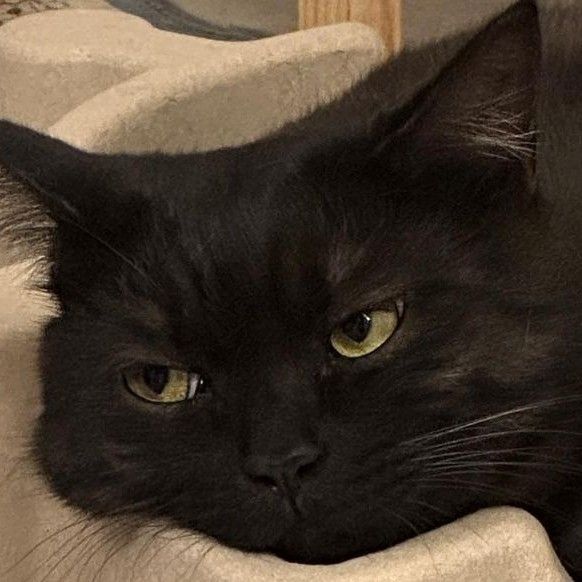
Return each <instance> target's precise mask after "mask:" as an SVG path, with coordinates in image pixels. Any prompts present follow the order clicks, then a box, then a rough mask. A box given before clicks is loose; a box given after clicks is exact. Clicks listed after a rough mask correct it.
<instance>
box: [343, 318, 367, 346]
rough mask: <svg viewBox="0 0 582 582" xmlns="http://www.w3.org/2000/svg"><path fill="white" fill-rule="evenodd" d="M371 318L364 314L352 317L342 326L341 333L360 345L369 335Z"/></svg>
mask: <svg viewBox="0 0 582 582" xmlns="http://www.w3.org/2000/svg"><path fill="white" fill-rule="evenodd" d="M371 327H372V318H371V317H370V316H369V315H368V314H366V313H356V314H355V315H352V316H351V317H350V318H349V319H348V320H347V321H346V322H345V323H344V324H343V325H342V331H343V332H344V333H345V334H346V335H347V336H348V337H349V338H350V339H351V340H353V341H355V342H358V343H361V342H363V341H364V340H365V339H366V338H367V337H368V334H369V333H370V328H371Z"/></svg>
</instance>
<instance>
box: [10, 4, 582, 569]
mask: <svg viewBox="0 0 582 582" xmlns="http://www.w3.org/2000/svg"><path fill="white" fill-rule="evenodd" d="M560 22H561V24H560ZM543 23H544V24H543V26H544V31H545V32H544V34H542V35H540V29H539V26H538V12H537V10H536V7H535V5H534V4H533V3H532V2H529V1H522V2H519V3H518V4H517V5H516V6H514V7H513V8H511V9H510V10H509V11H507V12H506V13H504V14H503V15H501V16H500V17H499V18H498V19H496V20H495V21H494V22H493V23H491V24H490V25H488V26H487V27H486V28H485V29H484V30H482V31H481V32H480V33H479V34H477V35H476V36H475V37H474V38H473V39H471V40H470V41H468V43H466V44H464V46H463V47H462V48H460V46H459V45H460V44H461V43H464V41H463V39H457V40H455V41H452V42H449V43H446V44H444V45H439V46H434V47H429V48H428V49H423V50H422V51H419V52H412V53H405V54H403V55H402V56H401V57H399V58H397V59H395V60H394V61H392V62H391V63H389V64H387V65H386V66H384V67H382V68H381V69H379V70H377V71H375V72H374V73H372V74H371V75H370V77H369V78H368V79H366V80H364V81H363V82H362V83H361V84H360V85H359V86H358V87H356V88H355V89H354V90H353V91H351V92H350V93H349V94H348V95H347V96H345V97H344V98H342V99H340V100H339V101H337V102H335V103H333V104H331V105H329V106H326V107H324V108H322V109H321V110H319V111H316V112H315V113H314V114H313V115H311V116H310V117H309V118H307V119H306V120H303V121H301V122H298V123H295V124H291V125H289V126H288V127H286V128H285V129H283V130H282V131H281V132H279V133H278V134H277V135H276V136H271V137H269V138H267V139H264V140H261V141H259V142H258V143H255V144H251V145H247V146H244V147H237V148H232V149H224V150H221V151H216V152H210V153H204V154H192V155H179V156H166V155H149V156H134V155H117V156H103V155H93V154H88V153H84V152H81V151H78V150H75V149H74V148H72V147H69V146H67V145H65V144H63V143H61V142H59V141H56V140H53V139H50V138H47V137H43V136H41V135H38V134H35V133H34V132H32V131H30V130H27V129H25V128H22V127H18V126H15V125H12V124H10V123H2V124H0V160H2V162H3V163H4V164H5V165H6V167H8V168H9V169H10V170H11V171H12V172H14V173H16V174H18V175H20V176H22V177H24V178H25V179H26V180H27V181H28V182H29V183H30V184H32V185H33V186H35V190H36V194H35V195H34V198H33V199H32V200H31V199H29V200H27V201H25V202H26V203H25V204H23V205H22V208H23V209H24V211H23V212H21V213H19V215H18V216H17V215H16V213H12V215H11V216H10V217H6V218H4V222H3V225H4V229H5V231H10V232H11V233H16V234H17V235H18V237H19V238H22V235H23V233H26V232H27V228H26V225H27V224H30V222H31V221H30V219H29V218H28V214H27V212H28V211H30V209H31V208H32V207H34V209H35V210H36V211H37V214H38V208H39V206H40V207H42V208H43V209H45V211H46V212H47V213H48V214H49V215H50V217H51V218H52V220H53V221H54V223H53V225H52V226H51V225H48V224H46V223H45V225H44V226H42V227H40V226H38V224H37V223H35V224H32V225H31V230H30V232H31V233H32V234H33V236H32V239H33V241H34V242H37V243H38V242H39V241H41V242H42V241H45V242H46V241H48V250H47V252H46V258H47V259H48V262H49V264H50V281H49V283H48V285H47V287H48V290H49V291H50V292H51V293H52V294H53V295H54V296H55V297H56V298H57V299H58V302H59V305H60V314H59V315H58V317H55V318H54V319H53V320H52V321H51V322H50V323H49V324H48V325H47V326H46V329H45V332H44V337H43V342H42V355H41V364H42V374H43V382H44V406H45V409H44V413H43V414H42V416H41V418H40V420H39V423H38V428H37V431H36V441H35V450H36V457H37V460H38V463H39V464H40V466H41V467H42V469H43V470H44V473H45V474H46V475H47V477H48V480H49V482H50V484H51V486H52V488H53V489H54V491H56V492H57V493H58V494H59V495H60V496H61V497H63V498H64V499H66V500H67V501H68V502H69V503H71V504H73V505H75V506H77V507H80V508H83V509H84V510H86V511H87V512H89V513H91V514H95V515H119V516H120V518H122V516H124V515H127V514H137V515H143V516H147V517H148V518H149V517H161V518H164V519H167V520H169V521H170V522H171V523H174V524H177V525H179V526H184V527H187V528H192V529H195V530H200V531H202V532H205V533H207V534H210V535H211V536H214V537H216V538H217V539H219V540H221V541H223V542H225V543H227V544H230V545H233V546H236V547H239V548H244V549H247V550H265V551H272V552H275V553H276V554H278V555H281V556H283V557H286V558H288V559H290V560H294V561H301V562H309V563H327V562H335V561H339V560H343V559H346V558H351V557H354V556H357V555H361V554H364V553H366V552H370V551H374V550H378V549H381V548H385V547H387V546H390V545H391V544H395V543H397V542H400V541H402V540H404V539H406V538H409V537H411V536H414V535H416V534H417V533H418V532H422V531H426V530H428V529H431V528H434V527H437V526H440V525H442V524H444V523H446V522H449V521H452V520H454V519H455V518H458V517H460V516H462V515H465V514H468V513H470V512H473V511H475V510H478V509H480V508H483V507H489V506H494V505H505V504H509V505H514V506H517V507H522V508H525V509H526V510H528V511H530V512H531V513H532V514H533V515H535V516H536V517H538V518H539V519H540V520H541V521H542V523H543V524H544V526H545V527H546V528H547V530H548V531H549V533H550V536H551V538H552V540H553V543H554V545H555V547H556V550H557V552H558V554H559V556H560V558H561V559H562V560H563V562H564V564H565V565H566V566H567V568H569V571H570V572H571V573H572V575H574V576H577V577H578V578H580V577H582V550H580V549H579V548H580V543H581V541H582V459H581V457H582V299H581V297H580V291H581V289H582V265H581V261H580V252H581V250H582V244H581V242H580V236H579V234H578V231H579V224H580V222H579V214H578V215H577V212H579V207H578V206H577V204H578V203H580V202H582V200H580V199H578V201H577V197H578V196H579V190H580V186H581V185H582V176H581V174H582V159H581V156H582V129H581V126H582V115H578V112H579V111H581V110H582V94H581V93H582V81H581V80H580V77H578V76H577V75H578V74H579V73H577V71H582V68H580V69H577V66H576V65H577V63H579V62H580V59H581V56H582V46H581V47H578V46H577V44H580V42H581V41H580V39H582V35H576V34H574V33H575V31H576V26H579V24H580V19H578V20H576V15H575V11H567V12H559V13H556V14H553V15H550V16H544V19H543ZM556 23H558V24H556ZM577 23H578V24H577ZM546 32H547V34H546ZM546 37H547V38H546ZM542 39H543V41H542ZM578 49H579V50H578ZM435 69H438V74H437V73H436V72H435ZM419 85H422V87H420V86H419ZM31 205H32V206H31ZM39 229H40V230H39ZM43 229H44V230H43ZM39 233H44V234H43V236H40V234H39ZM24 238H26V236H24ZM25 242H26V241H25Z"/></svg>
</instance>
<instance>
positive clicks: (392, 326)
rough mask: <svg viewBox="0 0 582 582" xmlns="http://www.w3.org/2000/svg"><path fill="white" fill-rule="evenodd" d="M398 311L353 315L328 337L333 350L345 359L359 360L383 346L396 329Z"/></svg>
mask: <svg viewBox="0 0 582 582" xmlns="http://www.w3.org/2000/svg"><path fill="white" fill-rule="evenodd" d="M399 319H400V310H399V309H398V307H397V306H396V305H395V306H394V308H393V309H390V310H384V309H378V310H374V311H369V312H363V311H362V312H360V313H355V314H354V315H352V316H350V317H349V318H348V319H346V320H345V321H344V323H342V324H341V325H339V326H338V327H336V328H335V329H334V330H333V332H332V334H331V337H330V342H331V345H332V347H333V349H334V350H335V351H336V352H337V353H338V354H340V356H344V357H345V358H361V357H363V356H367V355H368V354H371V353H372V352H373V351H375V350H377V349H378V348H379V347H380V346H382V345H384V344H385V343H386V342H387V341H388V340H389V339H390V338H391V337H392V335H393V334H394V332H395V331H396V328H397V327H398V321H399Z"/></svg>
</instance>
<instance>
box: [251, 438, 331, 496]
mask: <svg viewBox="0 0 582 582" xmlns="http://www.w3.org/2000/svg"><path fill="white" fill-rule="evenodd" d="M320 457H321V453H320V451H319V449H318V448H317V447H315V446H311V445H302V446H300V447H297V448H296V449H293V450H292V451H290V452H289V453H286V454H283V455H251V456H250V457H248V458H247V460H246V461H245V467H244V468H245V471H246V473H247V475H248V476H249V477H251V478H252V479H253V480H254V481H257V482H259V483H262V484H263V485H265V486H266V487H269V488H270V489H273V490H279V491H280V492H282V493H284V494H285V495H287V496H288V497H289V498H290V499H294V498H295V496H296V494H297V491H298V490H299V487H300V486H301V478H302V476H303V475H304V474H305V473H306V472H307V470H308V469H313V468H315V466H316V465H317V462H318V460H319V459H320Z"/></svg>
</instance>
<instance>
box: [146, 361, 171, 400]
mask: <svg viewBox="0 0 582 582" xmlns="http://www.w3.org/2000/svg"><path fill="white" fill-rule="evenodd" d="M168 377H169V369H168V367H167V366H145V367H144V369H143V379H144V382H145V383H146V386H147V387H148V388H149V389H150V390H151V391H152V392H155V393H156V394H158V395H160V394H161V393H162V392H163V391H164V388H165V387H166V385H167V384H168Z"/></svg>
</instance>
